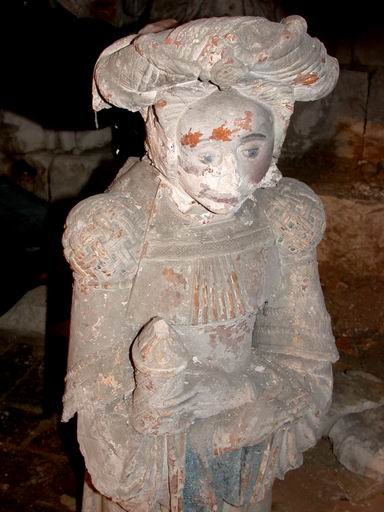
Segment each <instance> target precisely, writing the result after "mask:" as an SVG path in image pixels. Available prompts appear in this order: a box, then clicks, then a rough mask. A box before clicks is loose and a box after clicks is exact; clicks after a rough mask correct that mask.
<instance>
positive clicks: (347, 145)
mask: <svg viewBox="0 0 384 512" xmlns="http://www.w3.org/2000/svg"><path fill="white" fill-rule="evenodd" d="M367 95H368V73H366V72H362V71H348V70H342V71H341V74H340V78H339V81H338V84H337V85H336V87H335V90H334V91H333V92H332V93H331V94H330V95H329V96H327V97H326V98H324V99H322V100H320V101H317V102H313V103H296V105H295V112H294V114H293V117H292V121H291V124H290V127H289V129H288V134H287V139H286V141H285V146H284V151H283V156H284V157H290V158H298V157H300V156H304V155H305V154H306V153H307V152H309V151H312V152H316V153H318V152H328V153H330V154H332V155H334V156H335V157H337V158H346V159H352V160H354V161H356V162H357V161H358V160H359V159H361V158H362V154H363V136H364V125H365V109H366V103H367Z"/></svg>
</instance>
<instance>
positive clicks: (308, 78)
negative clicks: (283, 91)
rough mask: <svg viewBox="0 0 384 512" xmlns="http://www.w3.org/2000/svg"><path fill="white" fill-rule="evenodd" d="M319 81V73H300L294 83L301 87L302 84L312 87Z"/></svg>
mask: <svg viewBox="0 0 384 512" xmlns="http://www.w3.org/2000/svg"><path fill="white" fill-rule="evenodd" d="M318 80H319V76H318V75H317V73H314V72H313V71H311V72H310V73H307V74H305V73H299V74H298V75H297V77H296V78H295V81H294V83H295V84H297V85H299V84H302V85H312V84H314V83H316V82H317V81H318Z"/></svg>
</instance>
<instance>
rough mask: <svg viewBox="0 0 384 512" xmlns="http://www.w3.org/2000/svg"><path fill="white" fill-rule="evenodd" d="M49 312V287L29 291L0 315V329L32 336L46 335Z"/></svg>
mask: <svg viewBox="0 0 384 512" xmlns="http://www.w3.org/2000/svg"><path fill="white" fill-rule="evenodd" d="M46 313H47V287H46V286H38V287H37V288H34V289H33V290H30V291H29V292H27V293H26V294H25V295H24V296H23V297H22V298H21V299H20V300H19V301H18V302H17V303H16V304H15V305H14V306H13V307H12V308H11V309H10V310H9V311H7V313H5V314H4V315H3V316H1V317H0V330H1V331H9V332H12V333H18V334H23V335H26V336H28V335H30V336H44V333H45V323H46Z"/></svg>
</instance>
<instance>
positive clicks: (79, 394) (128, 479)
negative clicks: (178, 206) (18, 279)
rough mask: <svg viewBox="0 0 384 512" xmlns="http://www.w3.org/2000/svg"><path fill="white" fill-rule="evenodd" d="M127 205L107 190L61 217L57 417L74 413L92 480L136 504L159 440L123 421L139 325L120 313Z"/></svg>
mask: <svg viewBox="0 0 384 512" xmlns="http://www.w3.org/2000/svg"><path fill="white" fill-rule="evenodd" d="M133 208H135V205H134V203H133V202H132V199H129V198H127V197H125V196H124V195H123V194H120V193H114V192H112V193H111V192H110V193H106V194H101V195H98V196H93V197H91V198H89V199H86V200H85V201H82V202H81V203H79V204H78V205H77V206H76V207H75V208H74V209H73V210H72V212H71V213H70V215H69V217H68V219H67V225H66V229H65V234H64V239H63V243H64V251H65V255H66V258H67V260H68V262H69V263H70V265H71V267H72V269H73V273H74V288H73V302H72V315H71V334H70V348H69V357H68V372H67V377H66V391H65V396H64V412H63V420H64V421H67V420H69V419H70V418H71V417H72V416H73V415H74V414H75V413H77V415H78V441H79V444H80V448H81V451H82V454H83V455H84V458H85V462H86V467H87V470H88V472H89V473H90V475H91V477H92V483H93V485H94V486H95V487H96V488H97V489H98V490H99V491H100V492H101V493H102V494H104V495H106V496H109V497H111V498H112V499H113V500H115V501H125V502H132V506H136V505H135V503H136V501H135V500H138V501H137V503H139V502H140V496H141V495H142V493H149V494H150V493H151V488H152V487H153V486H155V480H154V479H155V478H156V474H157V472H156V467H157V465H158V466H159V467H160V464H161V462H160V453H161V450H160V448H159V446H157V445H159V443H161V441H158V440H156V439H154V438H152V439H151V440H148V439H146V438H145V437H144V436H142V435H141V434H139V433H137V432H136V431H135V430H134V429H133V428H132V427H131V421H130V416H131V412H130V408H131V394H132V390H133V388H134V380H133V371H132V366H131V363H130V345H131V343H132V341H133V340H134V338H135V336H136V334H137V332H138V330H139V328H140V326H137V325H134V324H133V323H130V322H129V321H127V310H128V305H129V300H130V292H131V289H132V285H133V282H134V279H135V276H136V273H137V268H138V261H139V258H140V255H141V250H142V245H143V238H144V236H143V233H144V230H145V219H143V222H141V220H140V219H137V218H135V217H134V214H135V211H132V209H133ZM137 211H139V210H138V209H136V212H137ZM144 217H145V216H144ZM155 444H156V446H154V445H155ZM157 458H159V460H157ZM148 461H149V464H150V466H151V467H152V468H154V470H153V471H152V474H153V476H154V479H152V480H151V478H148V476H145V475H146V474H147V470H148ZM132 500H133V501H132Z"/></svg>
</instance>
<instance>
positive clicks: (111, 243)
mask: <svg viewBox="0 0 384 512" xmlns="http://www.w3.org/2000/svg"><path fill="white" fill-rule="evenodd" d="M131 218H132V214H131V208H130V205H129V201H128V200H127V198H124V197H123V196H120V195H118V194H113V193H109V194H100V195H96V196H93V197H90V198H88V199H85V200H84V201H82V202H80V203H79V204H78V205H77V206H76V207H75V208H74V209H73V210H72V211H71V212H70V214H69V216H68V219H67V225H66V229H65V232H64V236H63V246H64V254H65V257H66V259H67V261H68V263H69V264H70V265H71V268H72V270H73V272H74V276H75V279H78V280H79V279H80V280H83V281H84V280H85V281H86V283H87V284H92V285H95V286H97V285H102V284H106V283H109V284H113V283H122V282H124V281H125V280H127V279H128V278H129V277H130V275H131V274H132V273H133V272H134V271H135V269H136V267H137V259H136V257H135V253H136V251H135V248H136V246H137V238H136V236H135V229H134V226H132V225H131V221H130V219H131Z"/></svg>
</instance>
